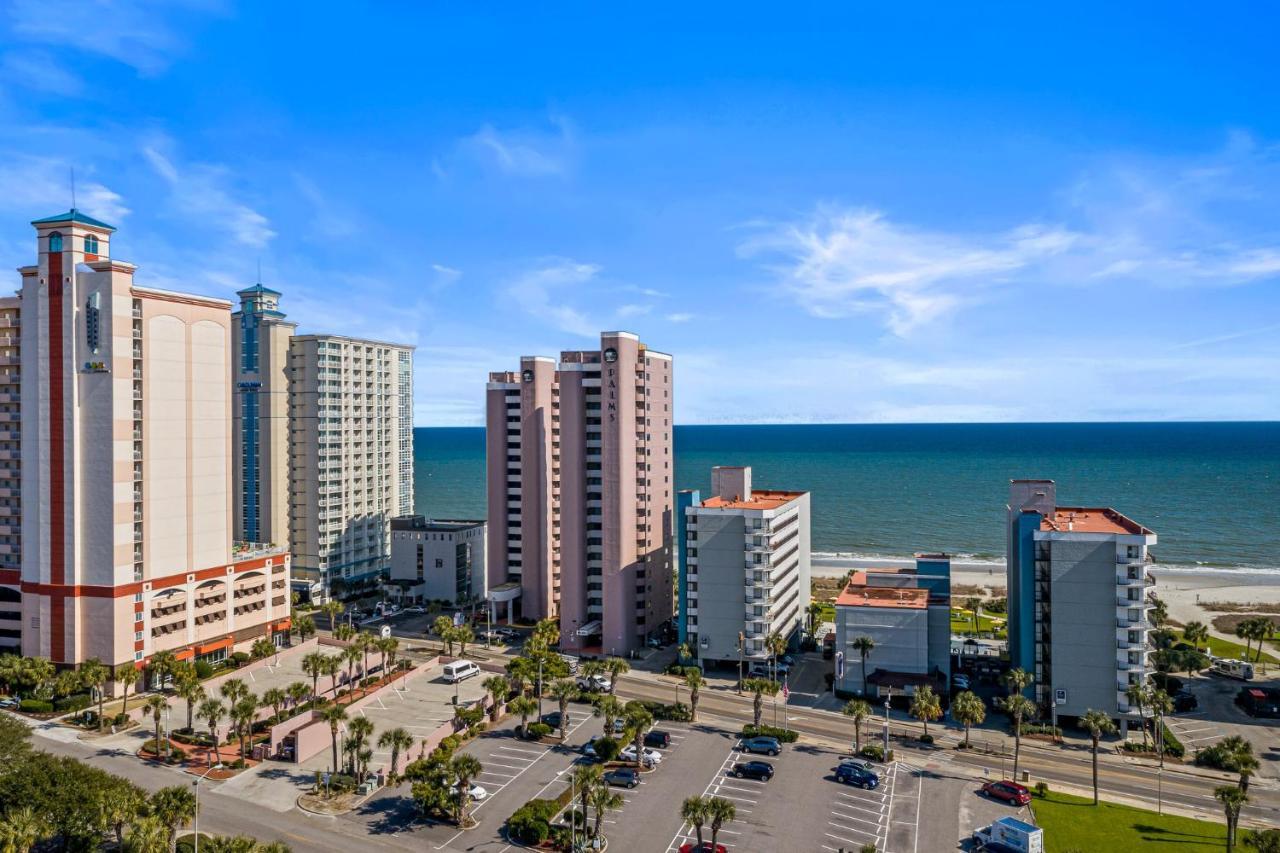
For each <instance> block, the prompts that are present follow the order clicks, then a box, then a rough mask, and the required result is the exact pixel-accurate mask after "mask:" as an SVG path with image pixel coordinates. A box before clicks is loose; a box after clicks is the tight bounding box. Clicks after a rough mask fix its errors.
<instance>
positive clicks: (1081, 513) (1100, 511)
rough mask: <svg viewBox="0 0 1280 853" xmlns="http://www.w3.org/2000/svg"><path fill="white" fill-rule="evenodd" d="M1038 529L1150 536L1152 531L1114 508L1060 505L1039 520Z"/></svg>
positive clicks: (1060, 531)
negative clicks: (1050, 513)
mask: <svg viewBox="0 0 1280 853" xmlns="http://www.w3.org/2000/svg"><path fill="white" fill-rule="evenodd" d="M1040 529H1041V530H1043V531H1052V532H1055V533H1067V532H1073V533H1108V534H1130V535H1137V536H1151V535H1153V531H1151V530H1148V529H1147V528H1145V527H1143V526H1142V525H1141V524H1138V522H1136V521H1134V520H1133V519H1130V518H1126V517H1125V516H1123V515H1121V514H1120V513H1118V512H1116V511H1115V510H1114V509H1107V508H1090V507H1072V506H1060V507H1058V508H1057V509H1056V510H1055V511H1054V513H1053V514H1052V515H1046V516H1044V518H1043V519H1041V521H1040Z"/></svg>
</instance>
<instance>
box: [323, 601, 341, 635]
mask: <svg viewBox="0 0 1280 853" xmlns="http://www.w3.org/2000/svg"><path fill="white" fill-rule="evenodd" d="M346 609H347V608H346V607H345V606H344V605H343V603H342V602H341V601H334V600H333V599H330V600H329V601H326V602H325V603H324V604H322V605H320V612H321V613H323V614H324V615H325V616H328V617H329V629H330V630H332V629H333V628H335V627H337V621H338V617H339V616H341V615H342V612H343V611H344V610H346Z"/></svg>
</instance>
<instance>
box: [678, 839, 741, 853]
mask: <svg viewBox="0 0 1280 853" xmlns="http://www.w3.org/2000/svg"><path fill="white" fill-rule="evenodd" d="M680 853H729V848H728V847H725V846H724V845H723V844H717V845H716V849H715V850H712V849H711V842H710V841H704V842H702V846H701V847H699V846H698V842H696V841H690V842H689V843H688V844H681V845H680Z"/></svg>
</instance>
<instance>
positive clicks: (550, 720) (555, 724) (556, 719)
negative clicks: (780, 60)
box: [542, 711, 573, 729]
mask: <svg viewBox="0 0 1280 853" xmlns="http://www.w3.org/2000/svg"><path fill="white" fill-rule="evenodd" d="M564 716H565V721H564V727H565V728H566V729H567V728H569V726H571V725H573V715H572V714H565V715H564ZM542 722H544V723H546V724H547V725H548V726H551V728H553V729H558V728H560V712H559V711H552V712H551V713H550V714H543V715H542Z"/></svg>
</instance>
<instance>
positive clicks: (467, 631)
mask: <svg viewBox="0 0 1280 853" xmlns="http://www.w3.org/2000/svg"><path fill="white" fill-rule="evenodd" d="M453 638H454V639H455V640H457V641H458V656H459V657H463V656H465V655H466V653H467V643H470V642H473V641H474V640H475V638H476V632H475V631H473V630H471V626H470V625H459V626H458V627H457V628H455V629H454V632H453Z"/></svg>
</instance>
